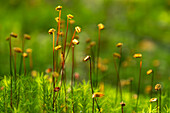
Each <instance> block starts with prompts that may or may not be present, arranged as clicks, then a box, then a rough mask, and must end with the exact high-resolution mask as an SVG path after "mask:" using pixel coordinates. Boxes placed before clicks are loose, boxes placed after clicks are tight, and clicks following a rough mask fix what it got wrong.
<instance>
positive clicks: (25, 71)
mask: <svg viewBox="0 0 170 113" xmlns="http://www.w3.org/2000/svg"><path fill="white" fill-rule="evenodd" d="M23 64H24V76H26V73H27V70H26V64H25V57H23Z"/></svg>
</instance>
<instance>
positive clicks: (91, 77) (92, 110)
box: [90, 58, 94, 113]
mask: <svg viewBox="0 0 170 113" xmlns="http://www.w3.org/2000/svg"><path fill="white" fill-rule="evenodd" d="M91 68H92V67H91V58H90V83H91V90H92V95H93V93H94V91H93V83H92V70H91ZM92 113H94V98H93V105H92Z"/></svg>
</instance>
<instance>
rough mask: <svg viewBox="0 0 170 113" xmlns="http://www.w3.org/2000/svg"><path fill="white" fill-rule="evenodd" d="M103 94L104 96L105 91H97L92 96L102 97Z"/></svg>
mask: <svg viewBox="0 0 170 113" xmlns="http://www.w3.org/2000/svg"><path fill="white" fill-rule="evenodd" d="M102 96H104V94H103V93H100V92H97V93H93V95H92V98H95V97H102Z"/></svg>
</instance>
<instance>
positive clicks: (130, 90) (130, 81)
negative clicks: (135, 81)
mask: <svg viewBox="0 0 170 113" xmlns="http://www.w3.org/2000/svg"><path fill="white" fill-rule="evenodd" d="M129 90H130V99H132V80H131V81H130V89H129Z"/></svg>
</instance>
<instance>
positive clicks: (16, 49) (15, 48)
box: [14, 47, 22, 53]
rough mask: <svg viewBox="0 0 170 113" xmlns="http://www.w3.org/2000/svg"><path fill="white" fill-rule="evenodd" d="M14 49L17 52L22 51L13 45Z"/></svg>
mask: <svg viewBox="0 0 170 113" xmlns="http://www.w3.org/2000/svg"><path fill="white" fill-rule="evenodd" d="M14 51H15V52H17V53H22V49H21V48H19V47H14Z"/></svg>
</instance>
